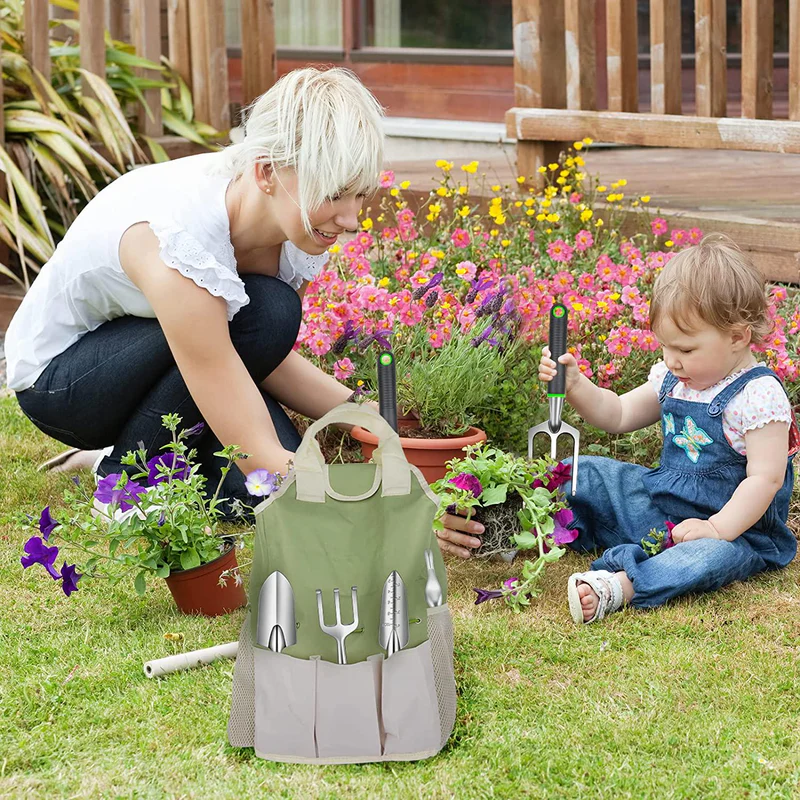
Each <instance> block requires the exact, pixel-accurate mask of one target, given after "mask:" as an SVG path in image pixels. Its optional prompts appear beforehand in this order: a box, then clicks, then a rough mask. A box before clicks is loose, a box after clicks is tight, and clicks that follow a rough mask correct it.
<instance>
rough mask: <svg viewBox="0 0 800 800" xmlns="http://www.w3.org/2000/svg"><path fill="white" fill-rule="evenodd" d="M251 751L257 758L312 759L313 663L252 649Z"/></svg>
mask: <svg viewBox="0 0 800 800" xmlns="http://www.w3.org/2000/svg"><path fill="white" fill-rule="evenodd" d="M253 655H254V656H255V706H256V714H255V717H256V719H255V723H256V732H255V750H256V755H257V756H260V757H261V758H273V757H276V756H277V757H280V756H289V757H300V758H316V755H317V751H316V747H315V744H314V707H315V701H316V698H315V693H316V683H317V680H316V673H317V662H316V661H306V660H304V659H301V658H292V657H291V656H285V655H283V654H282V653H273V652H272V650H263V649H262V648H260V647H254V648H253Z"/></svg>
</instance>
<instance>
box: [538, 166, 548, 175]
mask: <svg viewBox="0 0 800 800" xmlns="http://www.w3.org/2000/svg"><path fill="white" fill-rule="evenodd" d="M536 171H537V172H538V173H539V174H540V175H544V173H545V172H547V167H545V166H541V167H539V169H537V170H536Z"/></svg>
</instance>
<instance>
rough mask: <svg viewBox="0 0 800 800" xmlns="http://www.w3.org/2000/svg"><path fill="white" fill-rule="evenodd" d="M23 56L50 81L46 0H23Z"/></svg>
mask: <svg viewBox="0 0 800 800" xmlns="http://www.w3.org/2000/svg"><path fill="white" fill-rule="evenodd" d="M23 13H24V14H25V57H26V58H27V59H28V61H30V63H31V64H32V65H33V66H34V67H35V68H36V69H38V70H39V72H41V73H42V75H44V79H45V80H46V81H48V82H49V81H50V31H49V25H48V20H49V14H48V0H25V6H24V11H23Z"/></svg>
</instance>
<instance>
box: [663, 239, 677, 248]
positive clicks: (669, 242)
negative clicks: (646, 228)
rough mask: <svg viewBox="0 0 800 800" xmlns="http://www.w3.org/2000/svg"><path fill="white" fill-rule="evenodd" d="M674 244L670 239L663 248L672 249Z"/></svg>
mask: <svg viewBox="0 0 800 800" xmlns="http://www.w3.org/2000/svg"><path fill="white" fill-rule="evenodd" d="M674 244H675V242H673V241H672V239H667V241H666V242H664V246H665V247H672V246H673V245H674Z"/></svg>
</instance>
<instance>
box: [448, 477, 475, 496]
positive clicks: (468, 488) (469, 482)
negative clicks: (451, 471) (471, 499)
mask: <svg viewBox="0 0 800 800" xmlns="http://www.w3.org/2000/svg"><path fill="white" fill-rule="evenodd" d="M449 482H450V483H452V484H454V485H455V486H456V487H457V488H458V489H463V490H464V491H465V492H472V494H473V495H474V496H475V497H480V496H481V493H482V492H483V486H481V482H480V481H479V480H478V479H477V478H476V477H475V476H474V475H470V473H469V472H462V473H461V474H459V475H456V477H455V478H450V481H449Z"/></svg>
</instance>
